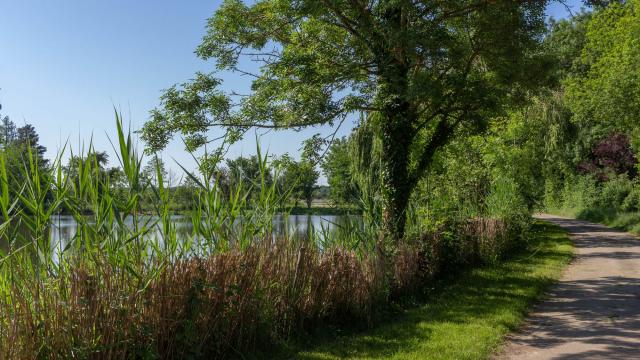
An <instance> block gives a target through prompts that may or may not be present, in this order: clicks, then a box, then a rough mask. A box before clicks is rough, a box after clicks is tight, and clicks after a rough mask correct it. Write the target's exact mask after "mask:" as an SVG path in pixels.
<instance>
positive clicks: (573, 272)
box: [497, 215, 640, 359]
mask: <svg viewBox="0 0 640 360" xmlns="http://www.w3.org/2000/svg"><path fill="white" fill-rule="evenodd" d="M540 217H541V218H543V219H545V220H548V221H551V222H553V223H555V224H557V225H559V226H561V227H562V228H564V229H565V230H567V231H568V232H570V234H571V237H572V239H573V241H574V242H575V246H576V253H577V258H576V259H575V261H574V263H573V264H572V265H570V267H569V268H568V270H567V272H566V273H565V275H564V276H563V278H562V279H561V280H560V282H559V283H558V284H557V285H555V286H554V287H553V288H552V290H551V291H550V293H549V296H548V300H546V301H544V302H542V303H540V304H539V305H538V306H537V307H536V309H535V311H534V312H533V314H532V315H531V317H530V318H529V320H528V321H527V325H526V326H525V327H524V328H523V331H522V332H520V333H518V334H515V335H513V336H512V338H511V340H510V342H509V343H508V344H507V346H506V347H505V349H504V351H503V352H502V353H501V354H500V355H499V356H498V357H497V358H501V359H640V240H638V239H637V238H636V237H634V236H632V235H630V234H627V233H625V232H622V231H618V230H613V229H609V228H606V227H604V226H601V225H596V224H591V223H588V222H584V221H578V220H572V219H564V218H559V217H553V216H547V215H542V216H540Z"/></svg>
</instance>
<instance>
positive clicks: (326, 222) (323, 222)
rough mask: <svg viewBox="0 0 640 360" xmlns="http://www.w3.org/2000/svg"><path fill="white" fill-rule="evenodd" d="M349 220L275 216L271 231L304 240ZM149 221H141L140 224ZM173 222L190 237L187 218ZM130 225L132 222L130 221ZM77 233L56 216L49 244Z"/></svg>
mask: <svg viewBox="0 0 640 360" xmlns="http://www.w3.org/2000/svg"><path fill="white" fill-rule="evenodd" d="M348 219H349V218H348V217H347V216H346V215H289V216H286V217H285V216H283V215H276V216H275V217H274V218H273V231H274V235H276V236H280V235H284V234H289V235H290V236H295V237H297V238H302V239H306V238H308V236H309V232H310V231H313V232H318V231H321V230H322V229H325V230H328V231H335V229H336V227H337V226H341V224H344V223H345V222H346V221H347V220H348ZM147 220H149V219H148V218H147V219H143V220H142V222H143V223H144V222H145V221H147ZM173 220H174V221H175V224H176V230H177V234H178V237H180V236H182V237H187V236H189V235H191V233H192V230H193V225H192V224H191V220H190V218H188V217H184V216H177V215H176V216H174V217H173ZM131 223H132V221H131ZM77 231H78V224H77V223H76V221H75V220H74V219H73V217H71V216H65V215H62V216H57V217H55V218H54V219H53V221H52V225H51V234H50V236H51V237H50V238H51V244H52V246H55V247H58V246H60V245H62V246H63V247H64V244H66V243H67V242H68V241H69V240H70V239H73V237H74V236H75V235H76V233H77ZM159 235H160V233H159V231H156V232H155V234H154V233H153V232H151V233H150V234H149V236H151V237H153V236H158V237H159Z"/></svg>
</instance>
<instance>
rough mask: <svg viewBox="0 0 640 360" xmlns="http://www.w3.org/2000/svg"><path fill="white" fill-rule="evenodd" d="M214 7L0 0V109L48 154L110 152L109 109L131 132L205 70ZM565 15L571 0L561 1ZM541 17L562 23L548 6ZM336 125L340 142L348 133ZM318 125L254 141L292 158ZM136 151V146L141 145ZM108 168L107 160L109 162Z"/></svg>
mask: <svg viewBox="0 0 640 360" xmlns="http://www.w3.org/2000/svg"><path fill="white" fill-rule="evenodd" d="M219 4H220V1H219V0H207V1H205V0H189V1H178V0H173V1H169V0H154V1H152V0H109V1H105V0H102V1H98V0H59V1H51V0H19V1H18V0H0V89H1V90H0V103H1V104H2V107H3V108H2V110H1V112H2V114H4V115H8V116H9V117H10V118H11V119H12V120H13V121H14V122H15V123H16V124H18V125H22V124H24V123H30V124H33V125H34V126H35V128H36V130H37V131H38V133H39V134H40V138H41V143H42V144H43V145H45V146H46V147H47V148H48V149H49V156H54V155H55V153H56V152H57V149H59V148H60V145H61V144H64V143H65V142H66V140H67V139H68V140H69V142H70V144H71V145H73V146H74V147H75V148H77V147H78V144H79V142H81V141H85V142H88V139H90V137H91V135H92V134H93V139H94V144H95V147H96V148H97V149H100V150H107V151H108V152H109V153H110V154H112V153H113V152H112V151H111V145H110V144H109V141H108V139H107V136H106V134H109V135H110V136H113V134H114V130H115V123H114V116H113V107H114V106H116V107H117V108H119V109H120V110H121V111H122V113H123V115H124V117H125V120H126V121H127V122H129V123H130V124H131V127H132V128H133V129H138V128H140V127H141V126H142V124H143V123H144V122H145V120H146V119H147V118H148V113H149V110H150V109H152V108H154V107H155V106H156V105H157V104H158V97H159V96H160V94H161V91H162V89H165V88H167V87H169V86H171V85H172V84H174V83H180V82H184V81H186V80H188V79H190V78H191V77H192V76H193V74H194V73H195V72H196V71H207V72H208V71H212V70H213V66H212V64H211V63H206V62H203V61H201V60H199V59H198V58H197V57H196V56H195V55H194V53H193V52H194V50H195V48H196V46H197V45H198V44H199V42H200V39H201V38H202V35H203V34H204V31H205V30H204V29H205V24H206V19H207V17H209V16H210V15H211V14H212V13H213V12H214V11H215V9H217V8H218V6H219ZM568 4H569V6H570V7H572V11H573V12H577V11H578V10H579V9H580V2H579V1H578V0H569V1H568ZM548 15H549V16H553V17H555V18H561V17H566V16H567V15H568V14H567V9H566V8H565V7H564V6H563V5H560V4H553V5H551V6H550V7H549V9H548ZM223 78H224V80H225V86H226V87H228V88H229V89H240V90H243V89H246V88H247V84H248V80H247V79H246V78H245V77H242V76H239V75H234V74H224V76H223ZM348 130H349V126H345V128H344V129H342V131H340V135H346V134H347V133H348ZM317 132H322V133H329V132H330V130H329V129H327V128H316V129H307V130H304V131H302V132H299V133H296V132H292V131H286V132H271V133H267V134H264V135H263V136H262V137H261V142H262V144H263V147H265V148H268V149H269V151H270V153H273V154H282V153H284V152H289V153H292V154H296V155H297V152H298V149H299V148H300V144H301V141H302V140H304V139H306V138H308V137H309V136H311V135H313V134H314V133H317ZM248 137H249V139H247V140H246V141H243V142H241V143H239V144H237V145H235V146H234V147H232V148H231V150H230V153H229V156H231V157H235V156H237V155H240V154H251V153H254V152H255V141H254V140H253V139H254V136H253V134H251V135H249V136H248ZM141 146H142V145H141ZM163 157H164V158H165V160H166V161H167V164H168V165H169V166H170V167H171V168H173V169H177V168H178V167H177V166H176V165H175V164H174V163H173V161H171V160H170V159H171V158H173V159H175V160H176V161H178V162H180V163H181V164H183V165H186V167H187V168H192V167H193V161H192V160H191V157H190V156H189V155H188V154H186V153H185V152H184V151H183V146H182V143H181V141H180V140H176V141H174V142H173V143H172V144H170V146H169V147H168V148H167V149H166V150H165V151H164V153H163ZM111 159H112V163H113V162H115V161H116V159H115V157H114V156H113V155H111Z"/></svg>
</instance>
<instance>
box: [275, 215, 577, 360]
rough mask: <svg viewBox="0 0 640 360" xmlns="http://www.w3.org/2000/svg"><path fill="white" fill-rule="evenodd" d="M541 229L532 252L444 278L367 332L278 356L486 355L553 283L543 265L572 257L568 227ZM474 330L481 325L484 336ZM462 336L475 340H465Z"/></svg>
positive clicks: (327, 338)
mask: <svg viewBox="0 0 640 360" xmlns="http://www.w3.org/2000/svg"><path fill="white" fill-rule="evenodd" d="M534 229H535V230H537V232H538V234H539V235H538V236H536V237H535V239H534V240H532V241H531V242H530V244H529V246H528V248H527V249H524V250H520V251H518V252H517V253H515V254H512V256H510V258H509V259H508V260H507V261H505V262H503V263H500V264H497V265H492V266H484V267H481V268H478V269H475V270H471V271H466V272H462V273H458V274H457V275H455V276H450V277H449V278H444V279H441V280H440V281H438V282H436V283H435V284H434V288H433V289H431V290H430V291H429V294H428V296H427V297H426V298H423V299H422V300H421V301H420V305H416V306H412V307H404V308H401V309H399V310H398V309H396V311H392V312H387V313H386V314H385V315H384V316H382V317H380V318H379V319H377V321H376V324H377V326H375V327H373V328H371V329H368V330H365V331H355V330H342V333H338V332H337V331H336V332H334V333H329V334H327V333H326V332H325V333H322V335H320V336H316V337H314V338H312V339H311V340H308V341H307V342H306V343H304V344H302V343H299V344H298V345H295V346H294V347H293V349H289V350H288V351H285V352H284V353H282V354H280V355H278V356H271V358H280V359H307V360H316V359H332V358H340V359H343V358H389V357H393V356H396V357H397V358H403V357H404V355H403V354H409V353H412V352H416V351H419V352H420V357H421V358H433V357H437V358H447V356H449V355H447V354H450V356H451V357H453V358H455V357H456V356H457V355H455V351H462V353H465V354H467V355H468V354H484V355H487V354H488V353H489V352H491V351H492V350H493V349H495V347H496V346H497V344H498V342H499V341H500V339H501V337H502V336H503V335H504V334H505V333H506V332H508V331H512V330H514V329H516V328H517V327H518V325H519V324H520V322H521V320H522V318H523V317H524V314H525V313H526V312H527V311H528V310H529V308H530V306H531V304H532V302H533V301H534V300H535V299H537V298H538V297H539V296H540V295H541V293H542V292H543V291H544V290H545V289H546V288H547V287H548V286H549V285H551V284H552V283H553V282H554V279H553V278H551V277H549V274H548V273H546V272H544V271H540V269H542V268H544V267H546V266H547V265H548V264H558V263H560V262H564V263H566V262H568V261H569V259H570V258H571V253H570V251H568V250H567V249H568V248H569V247H565V248H562V247H559V246H558V245H568V244H569V243H570V241H569V239H568V238H567V237H566V234H565V233H564V232H562V231H561V230H559V229H558V228H555V227H550V226H547V225H542V224H539V223H538V224H536V225H535V228H534ZM551 275H553V276H557V275H558V274H557V272H556V273H552V274H551ZM474 329H480V330H479V331H480V336H477V335H478V334H474V333H473V332H474V331H475V330H474ZM483 334H484V335H483ZM461 337H469V338H470V339H471V340H470V341H467V342H465V341H462V342H461V341H460V338H461ZM474 342H475V343H474ZM460 344H471V345H470V347H473V349H457V350H456V349H453V348H452V347H455V346H460ZM452 351H453V352H454V353H451V352H452Z"/></svg>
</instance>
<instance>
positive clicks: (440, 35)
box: [143, 0, 546, 240]
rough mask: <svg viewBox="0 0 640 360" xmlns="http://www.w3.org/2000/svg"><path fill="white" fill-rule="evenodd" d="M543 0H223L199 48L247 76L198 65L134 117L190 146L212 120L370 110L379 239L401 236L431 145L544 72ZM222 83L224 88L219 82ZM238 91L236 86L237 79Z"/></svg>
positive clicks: (157, 136)
mask: <svg viewBox="0 0 640 360" xmlns="http://www.w3.org/2000/svg"><path fill="white" fill-rule="evenodd" d="M545 5H546V1H540V0H528V1H526V0H521V1H515V0H511V1H507V0H258V1H255V2H251V4H245V3H243V2H242V1H240V0H225V1H224V2H223V3H222V5H221V6H220V8H219V9H218V10H217V11H216V12H215V14H214V15H213V17H211V18H210V19H209V21H208V25H207V33H206V35H205V36H204V38H203V41H202V44H201V45H200V46H199V47H198V49H197V51H196V53H197V54H198V56H199V57H201V58H202V59H211V60H214V62H215V64H216V66H217V68H218V70H225V71H233V72H237V73H240V74H243V75H246V76H249V77H251V78H252V83H251V90H250V92H248V93H244V94H238V92H237V90H238V89H232V90H229V91H223V90H222V87H221V80H219V79H217V78H216V77H215V75H212V74H202V73H199V74H197V75H196V77H195V78H194V79H193V80H191V81H189V82H187V83H185V84H182V85H181V86H174V87H172V88H170V89H168V90H167V91H166V92H165V93H164V95H163V96H162V98H161V101H162V105H161V106H160V107H159V108H158V109H156V110H154V111H153V112H152V118H151V120H149V121H148V122H147V124H146V125H145V127H144V129H143V137H144V139H145V140H146V142H147V144H148V145H149V146H150V147H152V148H155V149H158V148H162V147H164V146H165V145H166V144H167V142H168V141H169V140H170V139H171V137H172V136H173V134H175V133H181V134H182V135H183V136H184V137H185V139H186V142H187V145H188V147H191V148H195V147H198V146H201V145H203V144H204V143H206V142H207V137H206V132H207V130H208V129H210V128H211V127H215V126H221V127H225V128H226V129H227V130H228V131H229V133H228V134H229V135H230V136H229V137H228V139H236V138H237V137H238V136H240V135H241V134H242V133H243V132H244V131H246V130H247V129H249V128H251V127H264V128H275V129H281V128H289V129H291V128H292V129H300V128H302V127H306V126H313V125H320V124H325V125H326V124H329V125H331V126H339V125H340V124H342V122H343V121H344V120H345V118H346V117H347V116H349V114H353V113H356V112H367V113H369V115H370V119H372V121H373V124H372V126H373V127H374V129H375V131H376V133H377V136H379V137H380V139H381V141H382V144H383V152H382V153H383V156H384V158H383V159H382V161H383V163H384V169H383V179H384V187H383V189H382V194H383V209H384V210H383V223H384V230H385V235H386V236H385V237H386V238H387V239H390V240H398V239H400V238H402V237H403V236H404V230H405V224H406V214H405V210H406V208H407V204H408V201H409V198H410V196H411V193H412V191H413V189H414V188H415V187H416V184H417V183H418V181H419V180H420V179H421V178H422V176H423V175H424V173H425V171H426V170H427V169H428V168H429V166H430V164H431V162H432V159H433V156H434V153H435V152H436V150H437V149H438V148H440V147H442V146H443V145H445V144H446V143H447V142H448V141H449V140H450V139H451V138H452V137H453V136H456V135H457V134H464V133H469V132H470V131H475V130H477V129H480V128H482V124H483V122H484V120H485V119H487V117H489V116H492V115H494V114H495V112H496V111H499V110H500V109H501V107H502V104H503V100H504V99H506V98H513V96H512V95H514V94H515V93H517V91H515V90H516V89H522V88H523V85H526V84H530V83H531V81H535V77H536V76H538V75H539V74H541V73H542V72H541V71H540V69H538V68H536V66H538V64H539V63H540V62H539V61H538V60H539V59H538V58H537V57H536V54H537V50H536V49H537V48H538V46H539V44H540V42H541V38H542V34H543V32H544V9H545ZM225 89H228V88H227V87H225ZM234 90H236V91H234Z"/></svg>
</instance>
